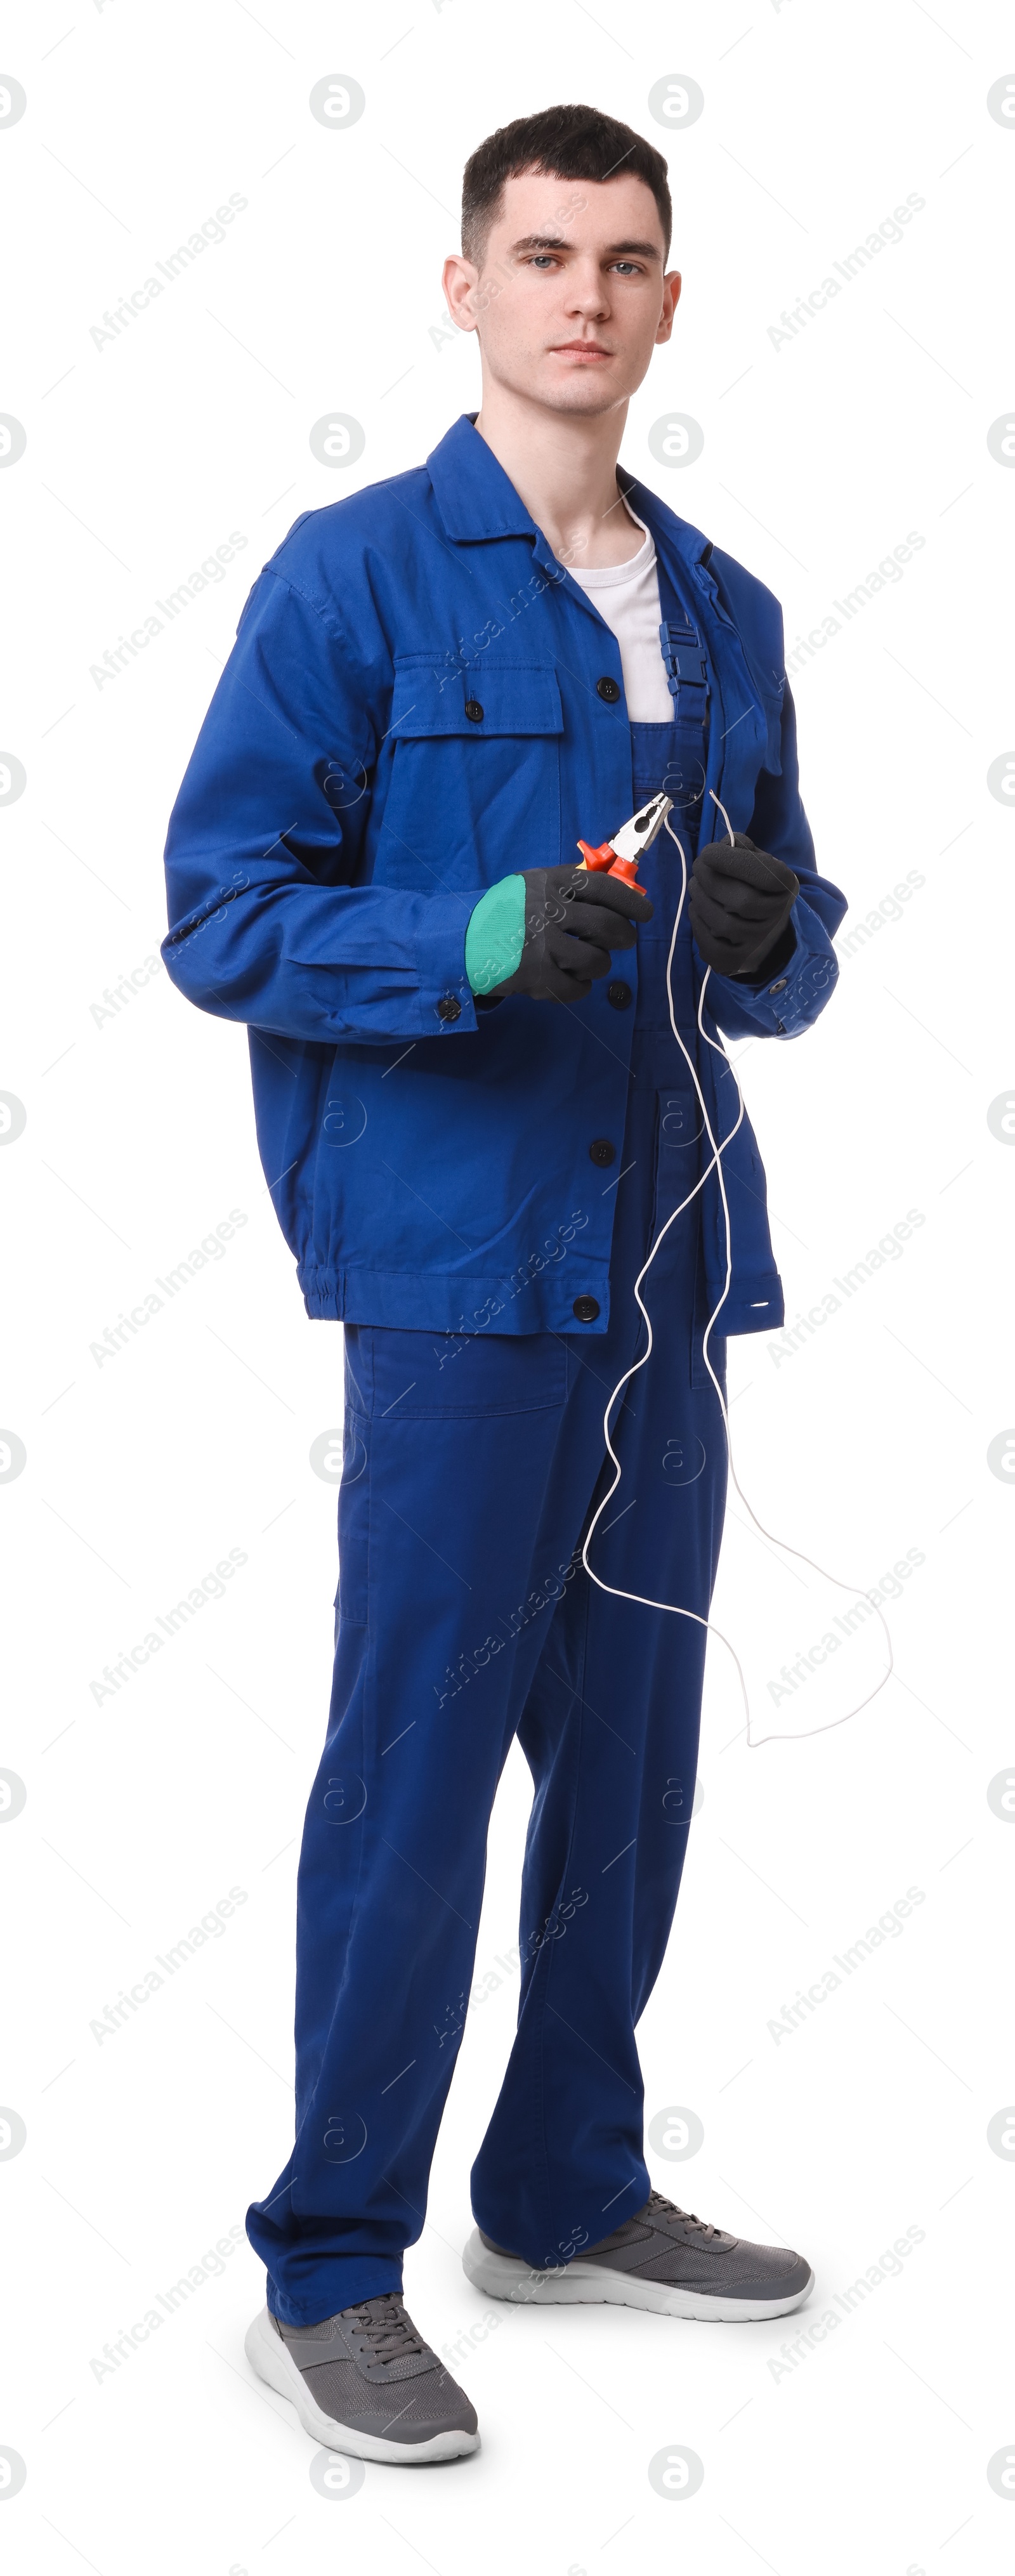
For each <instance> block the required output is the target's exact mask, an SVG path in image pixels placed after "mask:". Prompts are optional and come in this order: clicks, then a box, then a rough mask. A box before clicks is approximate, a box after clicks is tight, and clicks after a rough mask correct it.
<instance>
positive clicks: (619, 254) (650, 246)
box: [511, 233, 662, 259]
mask: <svg viewBox="0 0 1015 2576" xmlns="http://www.w3.org/2000/svg"><path fill="white" fill-rule="evenodd" d="M511 248H512V251H513V252H517V251H525V250H573V248H574V244H573V242H569V241H565V239H564V236H563V234H562V233H526V234H525V235H524V238H523V239H522V240H521V241H516V242H512V244H511ZM661 256H662V254H661V252H660V249H659V245H658V243H657V242H644V241H622V242H610V243H608V244H607V247H606V249H605V250H604V252H603V257H604V259H632V258H638V259H660V258H661Z"/></svg>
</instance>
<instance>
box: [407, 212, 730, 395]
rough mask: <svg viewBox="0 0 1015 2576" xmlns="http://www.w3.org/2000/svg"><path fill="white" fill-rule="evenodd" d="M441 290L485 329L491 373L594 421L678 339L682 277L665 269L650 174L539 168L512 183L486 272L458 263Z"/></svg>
mask: <svg viewBox="0 0 1015 2576" xmlns="http://www.w3.org/2000/svg"><path fill="white" fill-rule="evenodd" d="M444 287H445V293H446V295H447V298H448V303H449V305H450V307H451V311H452V313H453V314H454V315H455V319H456V320H457V321H458V322H459V324H460V325H461V327H462V328H463V329H465V330H475V331H477V332H478V334H479V341H480V346H481V349H482V353H483V365H484V370H485V372H486V374H487V375H488V376H490V377H492V378H493V379H494V380H495V382H497V383H498V384H501V385H503V386H505V387H506V388H507V389H509V390H511V391H512V392H517V393H520V394H524V395H525V396H526V397H527V399H528V400H530V401H532V400H535V401H536V402H540V403H544V404H545V405H546V407H547V409H548V410H550V411H557V412H569V413H571V414H579V415H585V416H587V417H589V418H595V417H597V416H598V415H599V414H600V413H602V412H607V411H612V410H613V409H614V408H615V407H616V405H617V404H620V403H625V402H627V400H628V399H629V397H630V395H631V394H633V393H634V391H635V389H636V387H637V386H638V385H640V384H641V381H642V378H643V376H644V375H645V374H646V371H647V369H648V365H649V360H650V358H651V356H652V351H653V349H654V348H656V347H657V346H658V344H659V343H660V342H661V341H663V340H668V339H669V336H670V332H671V330H672V328H673V314H674V308H675V306H676V302H677V298H678V296H679V294H680V277H679V274H678V273H677V271H676V270H675V269H674V270H671V271H670V272H669V274H668V275H667V274H666V273H665V261H664V249H663V233H662V226H661V224H660V221H659V214H658V210H657V207H656V202H655V199H654V197H653V195H652V191H651V189H650V188H647V187H646V186H645V183H644V181H643V180H641V179H632V178H630V177H627V178H625V177H624V176H623V174H618V176H617V177H616V178H615V179H605V180H595V179H557V178H554V177H552V176H550V177H547V176H546V175H545V174H542V173H539V172H536V171H530V172H526V174H525V175H524V177H522V178H520V179H508V180H507V181H506V182H505V186H504V192H503V199H502V203H501V208H500V212H499V213H498V215H497V217H496V220H495V221H494V223H493V224H492V225H491V228H490V233H489V237H488V240H487V244H486V250H485V253H484V257H483V265H482V269H481V270H477V269H476V268H475V267H474V266H472V264H471V263H470V262H469V261H467V260H464V259H461V258H458V259H452V260H449V261H448V263H447V267H446V269H445V272H444Z"/></svg>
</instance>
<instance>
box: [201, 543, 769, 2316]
mask: <svg viewBox="0 0 1015 2576" xmlns="http://www.w3.org/2000/svg"><path fill="white" fill-rule="evenodd" d="M662 605H663V625H664V628H667V629H668V636H667V656H668V669H669V674H670V679H671V686H672V687H673V688H674V691H675V700H676V703H675V718H674V723H673V725H672V726H669V725H634V726H632V745H633V753H634V792H635V799H636V803H640V802H642V801H643V800H644V799H647V797H648V796H649V795H651V794H652V793H654V792H655V790H656V789H657V788H658V787H660V786H661V785H666V786H667V787H668V790H669V792H670V794H671V795H673V796H674V799H675V807H676V810H675V813H674V815H673V817H672V819H673V822H674V824H675V826H676V827H677V828H678V829H679V830H680V831H681V835H682V838H683V839H684V841H685V847H686V849H687V857H688V864H689V865H690V861H691V859H692V857H693V854H694V849H695V847H696V845H697V837H698V831H699V825H700V820H701V786H702V783H703V777H704V766H703V757H702V752H703V743H704V728H705V717H706V707H705V686H704V676H705V675H704V667H703V660H704V657H703V649H702V646H701V645H700V643H699V641H698V635H697V630H696V629H695V627H694V623H693V617H691V615H690V613H689V610H688V607H687V605H686V603H685V602H684V601H683V600H679V599H677V598H676V597H675V596H674V595H673V594H672V593H671V592H670V590H669V587H668V584H666V583H664V595H663V600H662ZM720 828H721V827H720ZM703 837H704V838H705V839H711V838H712V837H714V834H713V829H712V826H711V824H710V823H707V822H706V823H705V825H704V827H703ZM640 873H641V876H642V878H643V880H644V882H645V884H646V886H647V888H648V890H649V892H650V894H651V896H652V900H653V903H654V905H655V914H654V918H653V920H652V922H651V924H650V925H649V927H648V929H647V930H641V931H640V932H639V937H638V999H637V1013H636V1021H635V1028H634V1045H633V1054H632V1062H631V1077H630V1082H629V1088H628V1107H627V1119H626V1130H625V1135H624V1145H623V1153H622V1155H621V1157H620V1159H619V1162H616V1163H615V1165H614V1168H613V1169H612V1170H611V1169H610V1168H609V1165H608V1164H606V1165H604V1166H603V1167H602V1168H600V1169H599V1170H598V1171H597V1172H596V1173H595V1175H594V1180H595V1185H596V1186H597V1187H598V1186H601V1188H602V1190H603V1192H604V1194H605V1193H606V1192H607V1191H609V1192H612V1193H614V1194H615V1197H616V1222H615V1229H614V1235H613V1247H612V1257H611V1264H610V1281H611V1301H610V1322H609V1327H608V1330H607V1332H606V1333H605V1334H604V1335H600V1336H599V1337H597V1338H596V1339H595V1340H592V1339H590V1338H587V1337H583V1336H582V1335H580V1334H577V1333H575V1334H568V1333H563V1334H556V1333H551V1332H540V1333H533V1334H526V1335H514V1336H512V1335H508V1334H504V1333H502V1334H500V1335H498V1334H496V1333H478V1334H473V1335H471V1336H467V1335H456V1334H454V1333H435V1332H432V1331H431V1332H419V1331H404V1330H401V1329H398V1330H395V1329H391V1328H388V1327H384V1328H374V1327H371V1326H366V1325H357V1324H351V1323H347V1324H346V1327H345V1396H346V1415H345V1457H344V1470H343V1478H342V1484H341V1488H340V1494H339V1557H340V1572H341V1580H340V1593H339V1601H338V1605H337V1606H338V1619H337V1629H336V1651H335V1667H334V1687H333V1691H332V1701H331V1712H330V1719H329V1726H328V1734H327V1740H326V1744H325V1749H324V1753H323V1756H322V1760H321V1764H320V1769H319V1771H318V1775H317V1778H316V1781H315V1783H314V1787H313V1790H312V1793H311V1797H310V1802H309V1807H308V1811H307V1819H306V1829H305V1835H304V1842H303V1850H302V1857H301V1862H300V1872H299V1896H298V1932H297V2003H296V2043H297V2099H296V2118H297V2135H296V2144H295V2147H294V2151H293V2155H292V2157H291V2158H290V2160H289V2163H288V2164H287V2165H286V2168H285V2170H284V2173H283V2174H282V2175H281V2176H280V2177H279V2180H278V2182H277V2183H276V2184H275V2185H274V2186H273V2187H272V2189H271V2191H270V2192H269V2193H268V2195H267V2197H266V2198H265V2199H264V2200H263V2201H261V2202H258V2203H256V2204H255V2205H254V2206H253V2207H252V2208H251V2209H250V2210H249V2212H248V2217H247V2226H248V2233H249V2235H250V2239H251V2242H252V2244H253V2245H254V2247H255V2249H256V2251H257V2252H258V2253H259V2254H260V2255H261V2257H262V2259H263V2261H264V2263H265V2264H266V2267H267V2271H268V2276H269V2277H268V2304H269V2307H270V2308H271V2309H272V2311H273V2312H274V2314H276V2315H277V2316H278V2317H280V2318H281V2319H282V2320H283V2321H284V2322H285V2323H286V2324H292V2325H302V2324H307V2323H311V2322H315V2321H316V2320H318V2319H319V2318H322V2317H324V2316H327V2315H330V2314H332V2313H334V2312H335V2311H336V2310H338V2309H340V2308H343V2307H347V2306H350V2305H351V2304H352V2303H353V2302H354V2301H357V2300H359V2299H362V2298H366V2297H369V2296H372V2295H373V2294H375V2293H377V2292H380V2291H385V2290H393V2289H397V2288H398V2287H400V2286H401V2280H402V2254H403V2250H404V2248H405V2246H406V2245H407V2244H412V2243H414V2242H415V2241H416V2239H417V2238H418V2237H419V2235H420V2234H421V2232H422V2228H423V2223H424V2215H425V2208H426V2196H427V2180H428V2174H429V2168H430V2163H431V2158H432V2155H433V2150H434V2145H435V2141H436V2137H437V2131H438V2127H439V2123H440V2119H441V2114H442V2111H443V2107H444V2102H445V2098H446V2095H447V2091H448V2087H449V2084H450V2080H451V2075H452V2072H453V2069H454V2061H455V2056H456V2052H457V2049H458V2046H459V2044H460V2040H461V2036H462V2032H463V2030H464V2027H465V2022H466V2014H467V2010H468V2004H469V1993H470V1987H471V1984H472V1978H473V1972H474V1955H475V1945H476V1934H477V1927H478V1922H479V1913H480V1907H481V1903H482V1895H483V1879H484V1869H485V1849H486V1833H487V1823H488V1818H489V1814H490V1809H491V1806H492V1803H493V1799H494V1795H495V1792H496V1788H497V1783H498V1780H499V1777H500V1773H501V1770H502V1767H503V1764H504V1761H505V1759H506V1756H507V1753H508V1749H509V1747H510V1744H511V1739H512V1737H513V1736H514V1735H515V1734H517V1735H518V1737H519V1740H520V1742H521V1745H522V1749H523V1751H524V1753H525V1756H526V1759H527V1761H528V1764H529V1767H530V1770H531V1772H532V1777H533V1784H534V1799H533V1806H532V1813H531V1819H530V1824H529V1831H528V1839H527V1845H526V1854H525V1865H524V1872H523V1879H522V1891H521V1921H520V1935H519V1939H520V1952H521V1995H520V2004H519V2015H518V2028H517V2035H516V2037H515V2041H514V2045H513V2047H512V2050H511V2055H510V2058H509V2061H508V2065H507V2069H506V2072H505V2076H504V2081H503V2085H502V2087H501V2091H500V2095H499V2098H498V2101H497V2103H496V2105H495V2108H494V2111H493V2115H492V2118H491V2120H490V2123H489V2126H488V2129H487V2133H486V2136H485V2138H484V2140H483V2143H482V2145H481V2147H480V2150H479V2153H478V2155H477V2158H476V2162H475V2165H474V2167H473V2172H472V2202H473V2210H474V2214H475V2217H476V2219H477V2220H478V2223H479V2225H480V2226H481V2227H482V2228H483V2229H484V2230H485V2231H486V2233H487V2234H488V2235H490V2236H492V2237H493V2238H494V2239H495V2241H496V2242H497V2243H498V2244H499V2245H503V2246H507V2247H509V2248H511V2249H512V2250H513V2251H515V2252H517V2253H518V2254H520V2255H521V2256H523V2257H524V2259H525V2260H526V2262H528V2263H531V2264H532V2265H534V2266H540V2267H542V2266H546V2265H549V2264H554V2263H560V2262H561V2261H564V2260H566V2259H567V2258H568V2255H569V2253H570V2252H572V2251H573V2250H574V2249H575V2247H576V2246H577V2245H579V2244H582V2243H592V2242H595V2241H596V2240H597V2239H598V2238H600V2237H602V2236H603V2235H605V2234H607V2233H608V2232H609V2230H610V2229H612V2228H613V2227H615V2226H616V2225H617V2224H618V2223H619V2221H620V2220H621V2219H623V2218H624V2217H628V2216H630V2215H632V2214H633V2212H634V2211H635V2210H637V2209H638V2208H639V2207H640V2206H641V2205H642V2203H643V2202H644V2201H645V2199H646V2198H647V2195H648V2191H649V2177H648V2173H647V2170H646V2166H645V2163H644V2158H643V2153H642V2079H641V2073H640V2068H639V2062H638V2054H637V2049H636V2046H635V2036H634V2033H635V2025H636V2023H637V2021H638V2019H639V2016H640V2015H641V2013H642V2011H643V2010H644V2007H645V2004H646V2002H647V2000H648V1997H649V1995H650V1993H651V1991H652V1987H653V1985H654V1983H655V1980H656V1977H657V1976H658V1973H659V1969H660V1966H661V1963H662V1959H663V1955H664V1952H665V1948H666V1942H667V1938H668V1935H669V1930H670V1925H671V1922H672V1919H673V1912H674V1907H675V1904H676V1899H677V1891H678V1888H679V1884H680V1876H681V1870H682V1866H683V1860H684V1854H685V1851H686V1847H687V1835H688V1826H689V1822H690V1814H691V1802H692V1798H693V1793H694V1782H695V1771H696V1760H697V1744H698V1725H699V1708H700V1698H701V1684H702V1673H703V1665H704V1649H705V1638H704V1631H703V1629H702V1628H701V1627H699V1626H697V1625H696V1624H694V1623H693V1622H692V1621H690V1620H685V1619H681V1618H679V1617H674V1616H672V1615H667V1614H665V1613H661V1612H655V1611H651V1610H647V1609H644V1608H641V1607H636V1606H634V1605H633V1604H630V1603H628V1602H624V1601H618V1600H616V1599H613V1598H611V1597H610V1596H609V1595H607V1594H605V1593H603V1592H601V1591H599V1590H598V1589H597V1588H596V1586H595V1585H594V1584H593V1583H592V1582H590V1580H589V1578H588V1576H587V1575H586V1573H585V1571H584V1569H583V1567H582V1566H581V1562H580V1556H581V1547H582V1541H583V1537H584V1534H585V1531H586V1529H587V1527H588V1523H589V1520H590V1518H591V1515H592V1512H593V1510H594V1508H595V1505H596V1503H597V1501H598V1500H599V1498H600V1496H601V1495H602V1493H603V1492H604V1491H605V1490H606V1488H607V1487H608V1485H609V1483H610V1481H611V1480H612V1474H613V1470H612V1468H611V1467H610V1465H609V1462H608V1460H607V1459H606V1453H605V1443H604V1436H603V1414H604V1408H605V1406H606V1404H607V1401H608V1398H609V1396H610V1394H611V1391H612V1389H613V1387H614V1385H615V1383H616V1381H617V1379H618V1378H619V1377H620V1376H621V1375H622V1373H623V1371H624V1370H625V1369H627V1368H628V1367H630V1365H631V1362H632V1361H633V1360H634V1359H635V1358H636V1357H637V1355H638V1353H639V1351H640V1350H641V1349H642V1348H643V1347H644V1342H643V1339H642V1338H640V1330H639V1327H640V1319H639V1316H638V1311H637V1308H636V1305H635V1302H634V1297H633V1295H632V1286H633V1281H634V1279H635V1277H636V1275H637V1273H638V1271H639V1270H640V1268H641V1266H642V1263H643V1261H644V1259H645V1256H646V1253H647V1251H648V1249H649V1246H650V1244H651V1242H652V1241H653V1239H654V1234H655V1232H656V1231H657V1230H658V1228H659V1226H660V1225H661V1224H662V1223H663V1222H664V1220H665V1218H666V1216H667V1215H668V1214H669V1212H670V1210H671V1209H672V1208H674V1207H675V1206H676V1205H677V1204H678V1203H679V1201H680V1200H682V1199H683V1198H684V1197H685V1195H686V1193H687V1191H688V1189H689V1188H690V1187H691V1185H692V1182H693V1179H694V1178H695V1177H696V1175H697V1172H698V1169H699V1155H700V1147H701V1138H700V1126H701V1122H700V1113H699V1111H698V1107H697V1102H696V1099H695V1095H694V1092H693V1088H692V1086H691V1082H690V1078H689V1075H688V1072H687V1068H686V1066H685V1064H684V1062H683V1059H682V1057H681V1055H680V1051H679V1048H678V1047H677V1045H676V1042H675V1040H674V1037H673V1034H672V1030H671V1027H670V1020H669V1010H668V1005H667V999H666V960H667V954H668V950H669V944H670V939H671V935H672V928H673V919H674V911H675V906H676V901H677V897H678V894H679V886H680V863H679V859H678V856H677V852H676V850H675V848H674V846H673V843H672V841H671V840H670V839H669V837H668V835H667V834H666V833H665V832H663V833H662V834H661V835H660V836H659V839H658V840H657V841H656V843H655V845H654V847H653V849H652V850H651V851H650V852H648V853H647V855H646V857H645V858H644V859H643V860H642V862H641V870H640ZM622 963H623V961H622V960H621V966H622ZM674 994H675V1003H676V1010H677V1017H678V1021H679V1024H680V1027H681V1030H682V1032H683V1034H684V1035H685V1040H686V1043H687V1044H688V1045H689V1047H690V1048H691V1051H692V1053H693V1052H694V1050H695V1046H696V1044H697V1043H699V1041H697V1040H696V1035H695V1009H696V995H695V990H694V967H693V960H692V950H691V940H690V931H689V925H688V923H687V920H686V907H685V918H684V921H683V922H682V926H681V934H680V939H679V942H678V947H677V953H676V956H675V959H674ZM628 998H629V999H630V997H628ZM611 999H613V1000H614V1007H615V1008H620V1009H622V1008H623V1007H624V1003H623V988H622V986H620V985H619V984H618V990H617V993H616V995H611ZM511 1007H512V1005H511V1003H510V1002H508V1003H506V1004H503V1005H501V1008H503V1009H505V1010H509V1009H510V1008H511ZM546 1007H547V1009H549V1008H550V1007H551V1006H550V1005H546ZM730 1087H732V1086H730ZM733 1114H735V1112H734V1113H733ZM726 1123H727V1124H729V1123H732V1121H731V1117H730V1116H729V1115H727V1121H726ZM700 1207H701V1202H700V1198H699V1199H695V1200H694V1201H692V1204H691V1206H690V1208H689V1209H688V1210H687V1212H686V1214H685V1215H684V1216H682V1217H681V1218H679V1219H678V1221H677V1223H676V1224H675V1225H674V1226H673V1227H672V1228H671V1230H670V1232H669V1234H668V1235H667V1237H666V1240H665V1242H664V1244H663V1246H662V1248H661V1250H660V1253H659V1256H658V1259H657V1260H656V1262H655V1264H654V1265H653V1269H652V1271H651V1273H650V1276H649V1279H648V1282H647V1284H646V1289H645V1291H644V1293H645V1295H646V1300H647V1302H648V1304H649V1307H650V1311H651V1314H652V1318H653V1325H654V1333H655V1346H654V1349H653V1351H652V1354H651V1357H650V1359H649V1362H648V1364H647V1366H646V1368H645V1369H644V1370H642V1371H641V1372H640V1373H639V1375H638V1376H637V1377H636V1378H635V1379H634V1380H633V1382H632V1384H631V1386H630V1387H629V1389H628V1391H627V1394H626V1396H625V1399H624V1401H623V1403H622V1405H621V1406H620V1407H619V1408H618V1409H617V1410H615V1412H614V1415H613V1417H612V1437H613V1441H614V1446H615V1448H616V1449H617V1451H618V1454H619V1456H620V1459H621V1461H622V1468H623V1477H622V1483H621V1487H620V1491H619V1493H618V1495H617V1498H616V1504H615V1507H614V1508H613V1509H612V1510H611V1511H608V1512H607V1513H606V1515H605V1527H603V1526H602V1525H601V1526H600V1528H599V1529H598V1530H597V1532H596V1535H595V1538H594V1541H593V1548H592V1562H593V1563H594V1565H595V1566H596V1569H597V1571H598V1572H599V1573H600V1574H601V1575H602V1577H603V1578H604V1580H605V1581H607V1582H609V1583H611V1584H615V1585H619V1586H622V1587H623V1588H624V1589H626V1590H628V1591H630V1592H635V1593H641V1594H646V1593H647V1594H651V1595H653V1596H655V1597H656V1598H657V1599H662V1600H668V1601H672V1602H674V1603H680V1604H683V1605H684V1606H685V1607H686V1608H687V1609H690V1610H694V1611H696V1612H698V1613H699V1615H700V1616H704V1615H705V1614H706V1613H707V1610H708V1605H709V1600H710V1597H711V1592H712V1586H713V1581H714V1576H715V1569H716V1561H717V1556H718V1549H719V1542H720V1537H721V1531H722V1517H723V1505H724V1497H725V1484H726V1447H725V1438H724V1433H723V1427H722V1420H721V1415H720V1411H719V1406H718V1402H717V1399H716V1395H715V1392H714V1389H713V1387H712V1386H711V1384H710V1381H709V1379H708V1376H707V1373H706V1371H705V1368H704V1366H703V1361H702V1349H701V1334H702V1325H703V1322H704V1319H705V1316H706V1315H707V1312H708V1304H707V1302H705V1297H704V1272H703V1264H702V1255H701V1241H700ZM641 1330H642V1332H643V1328H641ZM710 1353H711V1356H712V1360H713V1365H714V1366H715V1367H716V1369H717V1371H718V1372H720V1373H721V1372H722V1370H723V1367H724V1358H725V1344H724V1342H723V1341H722V1340H721V1339H716V1338H715V1337H713V1339H712V1341H711V1343H710Z"/></svg>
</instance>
